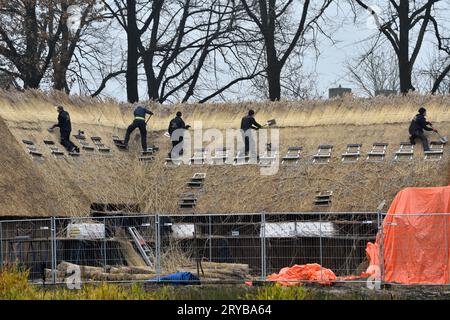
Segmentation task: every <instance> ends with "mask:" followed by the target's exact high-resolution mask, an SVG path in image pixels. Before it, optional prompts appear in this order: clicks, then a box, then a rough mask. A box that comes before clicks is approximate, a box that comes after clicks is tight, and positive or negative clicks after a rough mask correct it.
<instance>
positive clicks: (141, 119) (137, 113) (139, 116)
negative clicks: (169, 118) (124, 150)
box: [123, 106, 153, 151]
mask: <svg viewBox="0 0 450 320" xmlns="http://www.w3.org/2000/svg"><path fill="white" fill-rule="evenodd" d="M147 114H149V115H150V116H152V115H153V112H151V111H150V110H148V109H147V108H145V107H143V106H137V107H136V109H134V121H133V123H132V124H131V125H130V126H129V127H128V129H127V132H126V134H125V139H124V141H123V144H124V145H125V147H128V142H129V141H130V135H131V133H132V132H133V131H134V130H136V128H139V132H140V133H141V144H142V150H143V151H146V150H147V123H146V122H145V116H146V115H147Z"/></svg>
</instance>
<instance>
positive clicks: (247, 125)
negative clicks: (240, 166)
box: [241, 110, 262, 155]
mask: <svg viewBox="0 0 450 320" xmlns="http://www.w3.org/2000/svg"><path fill="white" fill-rule="evenodd" d="M261 128H262V126H261V125H260V124H259V123H258V122H256V120H255V111H253V110H250V111H249V112H248V115H247V116H245V117H243V118H242V121H241V130H242V131H243V132H242V137H243V139H244V142H245V155H248V153H249V151H250V139H251V131H250V130H251V129H254V130H258V129H261ZM252 141H253V139H252ZM253 144H254V143H253Z"/></svg>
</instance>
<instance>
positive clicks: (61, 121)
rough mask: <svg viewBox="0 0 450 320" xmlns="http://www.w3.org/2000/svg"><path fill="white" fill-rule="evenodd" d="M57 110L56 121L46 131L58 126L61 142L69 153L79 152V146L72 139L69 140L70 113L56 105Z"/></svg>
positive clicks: (51, 130) (70, 127) (70, 128)
mask: <svg viewBox="0 0 450 320" xmlns="http://www.w3.org/2000/svg"><path fill="white" fill-rule="evenodd" d="M56 110H57V111H58V114H59V115H58V123H57V124H54V125H53V126H51V127H50V128H48V131H50V132H53V130H54V129H55V128H57V127H58V128H59V133H60V137H61V144H62V145H63V146H64V148H66V150H67V151H68V152H70V153H80V148H78V147H77V146H76V145H75V144H74V143H73V142H72V141H70V132H71V131H72V124H71V122H70V115H69V113H68V112H67V111H65V110H64V107H63V106H57V107H56Z"/></svg>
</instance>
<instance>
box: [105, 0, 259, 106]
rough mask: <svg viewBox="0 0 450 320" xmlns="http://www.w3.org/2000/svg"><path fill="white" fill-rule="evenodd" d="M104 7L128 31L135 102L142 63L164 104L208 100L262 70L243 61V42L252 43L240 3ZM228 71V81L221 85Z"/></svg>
mask: <svg viewBox="0 0 450 320" xmlns="http://www.w3.org/2000/svg"><path fill="white" fill-rule="evenodd" d="M104 3H105V5H106V7H107V8H108V10H109V12H110V13H111V14H112V16H113V17H115V19H116V20H117V21H118V22H119V24H120V25H121V26H122V28H123V30H125V31H126V32H127V41H128V53H127V68H126V69H127V87H128V90H129V93H128V97H129V100H132V99H130V97H135V95H134V94H135V89H134V88H135V87H137V73H138V72H137V68H138V65H139V64H142V68H143V72H144V73H145V77H146V84H147V94H148V97H149V99H151V100H155V101H158V102H161V103H163V102H166V101H171V102H187V101H189V100H190V99H196V100H199V101H200V102H206V101H208V100H210V99H213V98H215V97H217V96H221V94H222V93H223V92H224V91H227V90H229V89H230V88H231V87H232V86H234V85H235V84H237V83H239V82H242V81H247V80H249V79H252V78H253V77H255V76H256V75H257V74H258V72H260V70H258V69H257V68H255V67H254V63H255V61H253V62H252V63H242V61H241V60H240V59H239V56H240V55H241V53H242V54H243V56H245V52H244V49H243V48H244V45H243V44H244V43H246V44H247V43H249V42H250V40H249V39H245V36H243V35H242V33H243V31H242V29H240V28H239V21H240V19H241V17H242V16H243V14H242V13H243V9H242V7H239V6H238V5H236V3H235V0H198V1H193V0H175V1H166V0H155V1H153V2H148V1H140V2H138V1H127V3H125V2H124V1H121V2H119V1H114V3H112V1H107V0H104ZM130 5H131V6H132V7H130V8H131V10H128V7H127V6H130ZM136 50H137V52H138V56H139V59H138V60H137V59H136V55H135V52H136ZM241 50H242V51H241ZM233 57H234V58H233ZM230 60H233V62H230ZM241 63H242V64H241ZM224 66H228V67H229V68H228V70H226V71H225V70H224V69H225V68H224ZM222 72H224V73H225V77H223V78H226V79H227V80H228V81H227V83H221V82H220V81H218V79H219V78H221V75H223V73H222ZM219 73H221V75H219ZM200 88H201V89H200Z"/></svg>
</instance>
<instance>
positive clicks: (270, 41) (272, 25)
mask: <svg viewBox="0 0 450 320" xmlns="http://www.w3.org/2000/svg"><path fill="white" fill-rule="evenodd" d="M241 2H242V4H243V6H244V8H245V10H246V12H247V14H248V16H249V17H250V18H251V20H252V22H253V23H254V24H255V25H256V26H257V29H258V30H259V32H261V34H262V35H263V37H264V39H263V45H264V48H265V54H266V61H265V62H266V77H267V82H268V86H269V99H270V100H272V101H275V100H280V98H281V73H282V70H283V68H284V66H285V65H286V63H287V61H288V59H289V57H290V55H291V54H292V53H293V52H294V50H295V48H296V47H297V46H299V45H305V39H306V34H307V33H309V32H311V31H313V30H314V29H315V28H316V30H318V31H320V30H322V29H321V28H320V26H319V24H318V22H319V20H320V18H321V17H322V16H323V14H324V13H325V10H326V9H327V8H328V7H329V6H330V4H331V3H332V2H333V1H332V0H324V1H319V5H318V6H317V7H315V6H314V5H312V4H311V1H309V0H305V1H304V2H303V6H302V9H301V10H297V8H293V7H294V5H295V2H294V1H293V0H285V1H277V0H255V1H252V2H250V1H248V0H241ZM291 11H293V12H295V13H297V12H298V13H299V17H300V18H299V19H298V23H297V25H296V26H295V27H293V28H291V27H288V26H286V23H287V22H288V21H291V19H292V20H293V17H292V15H293V13H292V15H291Z"/></svg>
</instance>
